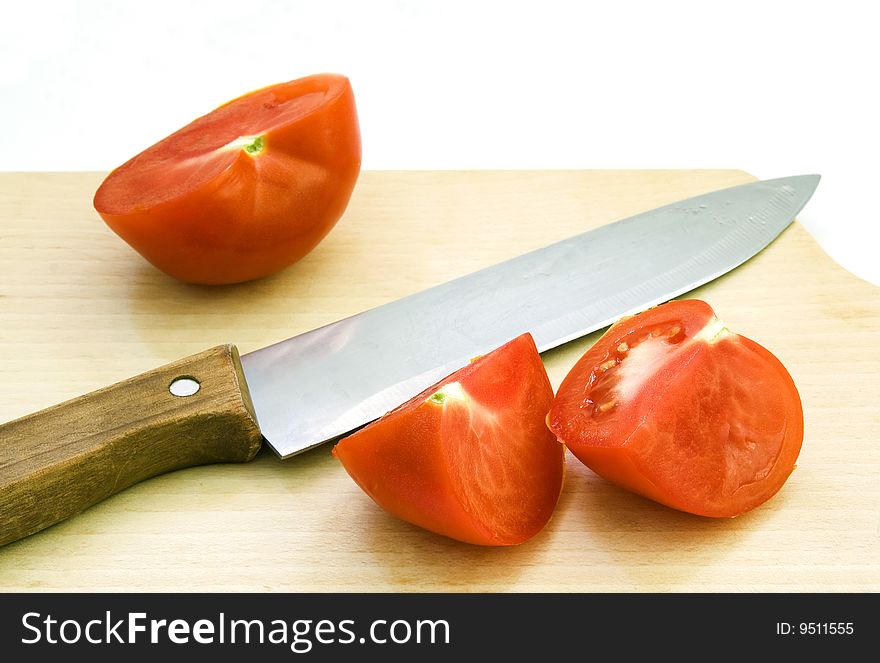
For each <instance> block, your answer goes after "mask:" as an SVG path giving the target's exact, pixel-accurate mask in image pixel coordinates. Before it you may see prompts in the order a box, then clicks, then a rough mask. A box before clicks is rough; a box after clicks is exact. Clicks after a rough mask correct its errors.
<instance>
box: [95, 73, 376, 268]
mask: <svg viewBox="0 0 880 663" xmlns="http://www.w3.org/2000/svg"><path fill="white" fill-rule="evenodd" d="M360 163H361V142H360V132H359V128H358V121H357V113H356V110H355V104H354V96H353V93H352V90H351V85H350V84H349V81H348V79H347V78H345V77H344V76H339V75H334V74H321V75H316V76H308V77H306V78H301V79H298V80H295V81H291V82H289V83H282V84H279V85H273V86H270V87H266V88H262V89H260V90H256V91H254V92H251V93H249V94H246V95H244V96H241V97H239V98H237V99H234V100H233V101H230V102H228V103H226V104H224V105H223V106H220V107H219V108H217V109H216V110H214V111H212V112H210V113H208V114H207V115H205V116H203V117H200V118H198V119H196V120H195V121H193V122H192V123H190V124H189V125H187V126H186V127H184V128H182V129H180V130H179V131H177V132H175V133H173V134H172V135H170V136H168V137H167V138H164V139H163V140H161V141H159V142H158V143H156V144H155V145H153V146H152V147H149V148H147V149H146V150H144V151H143V152H141V153H140V154H138V155H137V156H135V157H134V158H132V159H130V160H129V161H127V162H126V163H124V164H123V165H121V166H120V167H119V168H117V169H115V170H114V171H113V172H111V173H110V175H108V176H107V178H106V179H105V180H104V182H103V183H102V184H101V186H100V188H99V189H98V191H97V192H96V193H95V198H94V205H95V209H96V210H97V211H98V213H99V214H100V215H101V217H102V218H103V219H104V221H105V222H106V223H107V225H109V226H110V228H111V229H112V230H113V231H114V232H115V233H117V234H118V235H119V236H120V237H122V238H123V239H124V240H125V241H126V242H128V243H129V244H130V245H131V246H132V247H133V248H134V249H135V250H137V251H138V252H140V253H141V254H142V255H143V256H144V257H145V258H146V259H147V260H149V261H150V262H151V263H153V264H154V265H155V266H156V267H158V268H159V269H161V270H163V271H164V272H166V273H168V274H170V275H171V276H174V277H176V278H178V279H181V280H183V281H189V282H193V283H206V284H220V283H235V282H239V281H246V280H249V279H254V278H258V277H261V276H266V275H268V274H271V273H273V272H276V271H278V270H279V269H281V268H283V267H286V266H287V265H290V264H291V263H293V262H295V261H297V260H299V259H300V258H302V257H303V256H305V255H306V254H307V253H309V252H310V251H311V250H312V249H313V248H315V246H316V245H317V244H318V243H319V242H320V241H321V239H323V238H324V236H325V235H326V234H327V233H328V232H329V231H330V229H331V228H332V227H333V226H334V225H335V224H336V222H337V220H338V219H339V218H340V216H341V215H342V213H343V212H344V211H345V208H346V206H347V205H348V201H349V197H350V196H351V192H352V189H353V188H354V185H355V181H356V180H357V177H358V174H359V172H360Z"/></svg>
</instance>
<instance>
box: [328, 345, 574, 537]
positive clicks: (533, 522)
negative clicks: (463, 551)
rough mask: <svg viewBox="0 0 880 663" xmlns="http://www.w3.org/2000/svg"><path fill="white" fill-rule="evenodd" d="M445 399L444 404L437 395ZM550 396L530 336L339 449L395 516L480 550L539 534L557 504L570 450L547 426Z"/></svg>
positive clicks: (486, 358)
mask: <svg viewBox="0 0 880 663" xmlns="http://www.w3.org/2000/svg"><path fill="white" fill-rule="evenodd" d="M438 391H439V392H443V393H446V392H448V393H449V396H448V397H447V398H446V400H445V401H444V402H443V403H442V404H438V403H437V402H435V401H434V400H433V399H432V394H436V393H438ZM552 400H553V389H552V387H551V385H550V381H549V379H548V378H547V373H546V371H545V369H544V365H543V363H542V362H541V358H540V356H539V355H538V351H537V349H536V348H535V343H534V341H533V340H532V337H531V335H529V334H524V335H522V336H519V337H517V338H516V339H514V340H513V341H511V342H510V343H507V344H506V345H504V346H502V347H500V348H498V349H497V350H494V351H493V352H490V353H488V354H487V355H484V356H482V357H480V358H478V359H476V360H474V362H472V363H471V364H470V365H469V366H467V367H465V368H463V369H461V370H460V371H457V372H456V373H454V374H452V375H451V376H449V377H447V378H446V379H444V380H442V381H440V382H438V383H437V384H436V385H434V386H433V387H431V388H430V389H427V390H426V391H424V392H423V393H422V394H419V395H418V396H416V397H415V398H413V399H411V400H410V401H408V402H407V403H405V404H403V405H401V406H400V407H398V408H397V409H395V410H393V411H391V412H389V413H388V414H386V415H385V416H384V417H383V418H382V419H379V420H378V421H376V422H373V423H372V424H370V425H368V426H366V427H365V428H363V429H361V430H360V431H357V432H356V433H354V434H353V435H350V436H349V437H347V438H345V439H343V440H342V441H341V442H339V443H338V444H337V445H336V446H335V447H334V449H333V454H334V455H335V456H336V457H337V458H338V459H339V460H340V461H341V462H342V464H343V466H344V467H345V469H346V471H347V472H348V473H349V475H350V476H351V477H352V478H353V479H354V481H355V482H356V483H357V484H358V485H359V486H360V487H361V488H362V489H363V490H364V492H366V493H367V494H368V495H369V496H370V497H371V498H372V499H373V500H374V501H375V502H376V503H377V504H378V505H379V506H380V507H382V508H383V509H385V510H386V511H387V512H389V513H391V514H392V515H394V516H396V517H398V518H401V519H403V520H406V521H408V522H410V523H413V524H415V525H418V526H420V527H422V528H425V529H428V530H431V531H433V532H437V533H439V534H443V535H445V536H448V537H451V538H453V539H457V540H460V541H464V542H467V543H473V544H478V545H494V546H501V545H514V544H519V543H522V542H524V541H526V540H528V539H530V538H532V537H533V536H534V535H535V534H537V533H538V532H539V531H540V530H541V529H543V527H544V526H545V525H546V523H547V522H548V521H549V519H550V516H551V515H552V513H553V510H554V508H555V506H556V503H557V501H558V500H559V495H560V492H561V490H562V482H563V476H564V452H565V448H564V447H563V446H562V445H561V444H559V442H557V441H556V439H555V437H554V436H553V434H552V433H550V431H549V430H547V428H546V426H545V424H544V418H545V416H546V412H547V410H548V409H549V407H550V404H551V402H552Z"/></svg>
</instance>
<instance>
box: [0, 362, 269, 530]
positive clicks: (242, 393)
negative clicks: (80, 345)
mask: <svg viewBox="0 0 880 663" xmlns="http://www.w3.org/2000/svg"><path fill="white" fill-rule="evenodd" d="M182 378H183V379H184V380H181V379H182ZM172 384H173V385H174V387H173V390H174V391H175V392H178V393H183V394H186V393H189V392H190V391H193V390H195V389H196V387H197V391H195V393H192V394H191V395H181V396H176V395H174V393H172ZM187 386H188V387H190V389H188V390H187V389H186V387H187ZM261 441H262V436H261V435H260V429H259V428H258V427H257V421H256V417H255V415H254V409H253V405H252V403H251V399H250V395H249V394H248V390H247V383H246V382H245V380H244V375H243V373H242V370H241V362H240V360H239V357H238V350H237V349H236V348H235V346H233V345H223V346H219V347H216V348H212V349H211V350H207V351H205V352H202V353H200V354H197V355H193V356H192V357H188V358H186V359H182V360H180V361H177V362H174V363H173V364H168V365H167V366H163V367H162V368H157V369H156V370H153V371H150V372H148V373H144V374H143V375H139V376H137V377H134V378H131V379H129V380H125V381H123V382H120V383H118V384H115V385H113V386H111V387H107V388H105V389H100V390H98V391H95V392H92V393H91V394H86V395H85V396H80V397H79V398H74V399H73V400H70V401H67V402H65V403H61V404H60V405H56V406H54V407H50V408H48V409H46V410H43V411H41V412H37V413H36V414H32V415H29V416H27V417H23V418H21V419H17V420H16V421H12V422H10V423H8V424H4V425H2V426H0V545H4V544H7V543H9V542H11V541H15V540H17V539H20V538H23V537H25V536H27V535H29V534H33V533H34V532H38V531H39V530H41V529H43V528H44V527H48V526H49V525H53V524H55V523H57V522H59V521H61V520H64V519H65V518H68V517H69V516H72V515H74V514H76V513H78V512H80V511H82V510H83V509H86V508H88V507H90V506H92V505H93V504H95V503H96V502H99V501H101V500H103V499H104V498H106V497H109V496H110V495H113V494H114V493H117V492H119V491H120V490H122V489H124V488H127V487H128V486H131V485H132V484H135V483H137V482H138V481H143V480H144V479H148V478H149V477H153V476H156V475H157V474H162V473H163V472H169V471H171V470H176V469H179V468H183V467H190V466H193V465H202V464H206V463H221V462H243V461H247V460H250V459H252V458H253V457H254V455H255V454H256V453H257V451H258V450H259V448H260V443H261Z"/></svg>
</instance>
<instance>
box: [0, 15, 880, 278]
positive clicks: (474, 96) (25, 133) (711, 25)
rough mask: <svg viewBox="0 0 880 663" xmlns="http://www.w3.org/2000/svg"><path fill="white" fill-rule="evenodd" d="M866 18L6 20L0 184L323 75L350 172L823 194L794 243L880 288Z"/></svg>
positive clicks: (874, 60) (107, 155)
mask: <svg viewBox="0 0 880 663" xmlns="http://www.w3.org/2000/svg"><path fill="white" fill-rule="evenodd" d="M874 4H875V3H872V2H856V1H851V0H835V1H834V2H821V3H820V2H809V1H801V2H793V1H792V2H787V1H776V2H774V1H770V0H764V1H762V2H757V1H753V0H737V1H736V2H724V3H721V2H709V1H705V0H704V1H703V2H697V1H693V2H685V1H676V0H666V1H662V2H661V1H657V2H647V1H638V2H637V1H630V2H622V1H618V2H613V1H612V0H606V1H604V2H557V1H554V0H536V1H534V2H528V3H522V2H478V1H477V0H471V1H470V2H464V1H458V0H443V1H433V2H416V1H415V0H413V1H404V0H398V1H391V0H373V1H369V0H362V1H361V2H357V1H356V0H324V1H319V0H311V1H308V2H302V1H290V2H281V1H279V0H275V1H273V0H237V1H235V2H230V1H225V0H220V1H214V2H208V1H203V2H193V1H187V0H172V1H165V0H152V1H151V2H122V1H119V0H117V1H115V2H111V1H100V2H97V1H96V2H49V1H47V0H28V1H20V2H16V3H11V2H8V1H7V0H3V4H2V5H0V7H2V9H0V127H2V128H3V137H2V148H0V170H12V171H15V170H109V169H111V168H113V167H115V166H117V165H119V164H120V163H122V162H123V161H125V160H127V159H128V158H129V157H131V156H133V155H134V154H136V153H137V152H140V151H141V150H142V149H144V148H145V147H147V146H149V145H150V144H152V143H153V142H155V141H157V140H158V139H160V138H162V137H164V136H165V135H167V134H169V133H171V132H172V131H174V130H176V129H178V128H179V127H181V126H183V125H184V124H186V123H188V122H189V121H191V120H192V119H194V118H195V117H197V116H199V115H202V114H204V113H206V112H208V111H210V110H211V109H213V108H214V107H216V106H217V105H219V104H220V103H223V102H225V101H227V100H229V99H231V98H233V97H235V96H238V95H240V94H242V93H244V92H247V91H249V90H251V89H254V88H257V87H262V86H264V85H268V84H271V83H277V82H281V81H285V80H290V79H294V78H298V77H300V76H304V75H308V74H312V73H318V72H324V71H332V72H337V73H342V74H345V75H347V76H348V77H349V78H350V79H351V81H352V85H353V87H354V91H355V97H356V99H357V103H358V113H359V117H360V121H361V131H362V137H363V146H364V147H363V149H364V152H363V167H364V168H365V169H414V168H417V169H424V168H427V169H464V168H739V169H742V170H746V171H748V172H750V173H752V174H753V175H756V176H758V177H761V178H770V177H778V176H785V175H794V174H801V173H808V172H818V173H821V174H822V175H823V177H824V179H823V182H822V184H821V185H820V187H819V190H818V191H817V193H816V195H815V197H814V198H813V200H812V201H811V202H810V203H809V205H808V207H807V208H806V209H805V210H804V212H803V213H802V214H801V215H800V219H801V221H802V222H803V223H804V225H805V226H806V227H807V228H808V230H809V231H810V232H811V233H812V234H813V235H814V236H815V237H816V238H817V240H818V241H819V242H820V244H821V245H822V246H823V247H824V248H825V250H826V251H827V252H829V253H830V254H831V255H832V257H834V258H835V259H837V261H838V262H840V263H841V264H842V265H844V266H845V267H847V268H848V269H849V270H850V271H852V272H854V273H855V274H857V275H859V276H861V277H862V278H865V279H867V280H869V281H872V282H873V283H876V284H880V260H878V258H877V252H878V248H880V241H878V240H880V231H878V223H877V221H878V218H877V217H878V211H877V210H878V201H877V200H876V192H877V190H878V175H880V173H878V168H877V161H876V159H877V152H878V147H880V139H878V136H880V130H878V123H880V102H878V96H880V94H878V89H880V84H878V83H880V73H878V69H880V66H878V65H880V29H878V28H880V21H878V16H877V13H878V10H875V9H874V8H873V6H874Z"/></svg>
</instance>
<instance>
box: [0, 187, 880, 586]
mask: <svg viewBox="0 0 880 663" xmlns="http://www.w3.org/2000/svg"><path fill="white" fill-rule="evenodd" d="M101 179H102V175H101V174H96V173H77V174H68V173H52V174H50V173H29V174H3V175H0V222H2V223H0V351H2V359H0V421H7V420H10V419H13V418H16V417H19V416H21V415H24V414H27V413H30V412H32V411H35V410H38V409H40V408H43V407H45V406H48V405H51V404H53V403H56V402H59V401H62V400H65V399H67V398H70V397H73V396H76V395H79V394H81V393H84V392H87V391H90V390H93V389H96V388H99V387H102V386H105V385H107V384H110V383H112V382H115V381H117V380H119V379H122V378H125V377H128V376H130V375H133V374H136V373H139V372H142V371H145V370H148V369H150V368H154V367H156V366H158V365H160V364H163V363H167V362H169V361H172V360H174V359H177V358H179V357H182V356H184V355H188V354H192V353H195V352H197V351H200V350H202V349H205V348H208V347H210V346H213V345H215V344H219V343H225V342H233V343H236V344H238V346H239V348H240V349H241V351H242V352H247V351H250V350H253V349H256V348H258V347H261V346H263V345H266V344H269V343H272V342H275V341H278V340H281V339H283V338H286V337H288V336H292V335H294V334H297V333H299V332H302V331H306V330H308V329H311V328H313V327H316V326H318V325H322V324H325V323H329V322H332V321H334V320H337V319H339V318H341V317H344V316H347V315H350V314H353V313H357V312H359V311H361V310H363V309H366V308H369V307H372V306H375V305H378V304H382V303H383V302H386V301H388V300H391V299H395V298H398V297H401V296H403V295H406V294H409V293H412V292H415V291H418V290H421V289H423V288H425V287H428V286H431V285H434V284H436V283H439V282H441V281H446V280H448V279H450V278H453V277H455V276H459V275H462V274H465V273H468V272H471V271H473V270H475V269H478V268H481V267H484V266H487V265H491V264H493V263H496V262H498V261H501V260H504V259H506V258H510V257H512V256H514V255H517V254H520V253H522V252H524V251H528V250H530V249H534V248H537V247H540V246H543V245H546V244H548V243H550V242H553V241H555V240H558V239H562V238H565V237H568V236H570V235H573V234H575V233H577V232H580V231H582V230H585V229H588V228H593V227H596V226H599V225H601V224H604V223H607V222H610V221H613V220H616V219H618V218H622V217H625V216H629V215H631V214H634V213H636V212H640V211H643V210H647V209H650V208H653V207H656V206H658V205H662V204H665V203H669V202H672V201H675V200H678V199H681V198H685V197H688V196H692V195H696V194H699V193H703V192H706V191H710V190H713V189H718V188H722V187H726V186H731V185H734V184H739V183H742V182H747V181H750V180H751V179H753V178H752V177H751V176H749V175H748V174H746V173H743V172H740V171H733V170H717V171H584V172H581V171H577V172H575V171H550V172H548V171H539V172H365V173H363V174H362V176H361V179H360V181H359V183H358V186H357V189H356V192H355V195H354V197H353V199H352V201H351V204H350V207H349V210H348V212H347V213H346V215H345V217H344V218H343V220H342V221H341V222H340V224H339V225H338V227H337V228H336V229H335V230H334V231H333V232H332V233H331V234H330V236H329V237H328V238H327V239H326V240H325V241H324V243H323V244H322V245H321V246H320V247H318V249H317V250H315V251H314V252H313V253H312V254H311V255H309V256H308V257H307V258H306V259H304V260H303V261H301V262H300V263H298V264H297V265H295V266H293V267H292V268H290V269H288V270H286V271H285V272H283V273H282V274H278V275H276V276H274V277H270V278H267V279H264V280H262V281H258V282H254V283H248V284H243V285H237V286H232V287H222V288H206V287H194V286H187V285H182V284H180V283H177V282H174V281H172V280H170V279H169V278H167V277H165V276H164V275H163V274H161V273H159V272H157V271H156V270H154V269H153V268H152V267H151V266H149V265H148V264H147V263H145V262H144V261H143V260H142V259H141V258H140V257H139V256H138V255H137V254H135V253H134V252H133V251H132V250H130V249H129V248H128V246H127V245H125V244H124V243H123V242H122V241H121V240H119V239H118V238H116V236H115V235H113V234H112V233H111V232H110V231H109V230H108V229H107V228H106V227H105V226H104V224H103V223H102V222H101V220H100V219H99V217H98V216H97V214H96V213H95V212H94V210H93V209H92V206H91V199H92V194H93V193H94V191H95V189H96V188H97V186H98V184H99V183H100V181H101ZM689 296H690V297H699V298H702V299H705V300H707V301H708V302H709V303H710V304H711V305H712V306H713V307H714V308H715V309H716V311H717V312H718V314H719V316H721V317H722V318H723V319H724V320H725V321H726V322H727V323H728V325H729V326H730V327H731V328H732V329H734V330H736V331H738V332H740V333H743V334H745V335H748V336H750V337H752V338H754V339H755V340H757V341H758V342H760V343H762V344H763V345H765V346H766V347H768V348H769V349H770V350H772V351H773V352H774V353H775V354H776V355H777V356H779V358H780V359H781V360H782V361H783V362H784V363H785V365H786V366H787V367H788V369H789V371H790V372H791V374H792V376H793V377H794V380H795V382H796V384H797V385H798V387H799V389H800V392H801V396H802V399H803V403H804V411H805V416H806V437H805V440H804V446H803V452H802V453H801V456H800V459H799V463H798V468H797V470H796V471H795V473H794V474H793V475H792V477H791V479H790V480H789V482H788V483H787V484H786V486H785V487H784V489H783V490H782V491H781V493H780V494H779V495H777V496H776V497H775V498H774V499H773V500H771V501H770V502H768V503H767V504H765V505H764V506H763V507H761V508H759V509H757V510H756V511H753V512H752V513H750V514H747V515H745V516H742V517H740V518H737V519H734V520H723V521H715V520H709V519H704V518H699V517H695V516H691V515H687V514H684V513H679V512H677V511H673V510H671V509H667V508H665V507H662V506H659V505H657V504H654V503H652V502H649V501H647V500H645V499H642V498H640V497H637V496H635V495H632V494H629V493H626V492H624V491H623V490H620V489H618V488H616V487H614V486H612V485H609V484H608V483H607V482H605V481H603V480H602V479H599V478H598V477H596V476H595V475H593V474H592V473H591V472H590V471H589V470H588V469H586V468H585V467H584V466H582V465H581V464H580V463H579V462H577V461H576V460H575V459H574V458H573V457H571V456H569V457H568V459H567V462H568V476H567V480H566V484H565V489H564V491H563V494H562V497H561V499H560V502H559V506H558V509H557V511H556V514H555V516H554V518H553V520H552V521H551V523H550V525H549V526H548V527H547V528H546V530H545V531H544V532H542V533H541V534H540V535H538V536H537V537H536V538H535V539H533V540H532V541H530V542H528V543H526V544H524V545H522V546H519V547H514V548H504V549H491V548H479V547H474V546H470V545H466V544H462V543H458V542H455V541H451V540H448V539H445V538H443V537H440V536H437V535H435V534H431V533H429V532H425V531H422V530H420V529H418V528H416V527H413V526H410V525H408V524H406V523H403V522H399V521H397V520H394V519H393V518H391V517H390V516H388V515H386V514H385V513H384V512H382V511H380V510H379V509H378V508H377V507H376V506H375V505H374V504H373V503H372V502H371V501H370V500H369V499H368V498H367V497H366V496H365V495H364V494H363V493H361V491H360V490H359V489H358V488H357V487H356V486H355V484H354V483H353V482H352V481H351V480H350V479H349V478H348V476H347V475H346V473H345V472H344V470H343V469H342V467H341V465H339V463H338V462H337V461H336V460H335V459H334V458H332V457H331V455H330V448H329V446H324V447H322V448H318V449H315V450H313V451H311V452H308V453H306V454H304V455H302V456H299V457H296V458H294V459H291V460H288V461H285V462H282V461H280V460H279V459H278V458H276V457H275V456H274V455H273V453H272V452H271V451H270V450H269V449H268V448H265V449H264V450H263V451H261V453H260V454H259V455H258V457H257V459H256V460H255V461H253V462H252V463H249V464H246V465H222V466H220V465H218V466H210V467H201V468H194V469H190V470H184V471H181V472H176V473H173V474H169V475H166V476H163V477H159V478H157V479H153V480H150V481H147V482H145V483H142V484H140V485H138V486H135V487H133V488H131V489H129V490H127V491H124V492H123V493H121V494H119V495H117V496H115V497H113V498H111V499H109V500H107V501H106V502H104V503H102V504H99V505H98V506H95V507H93V508H91V509H89V510H88V511H86V512H85V513H83V514H81V515H79V516H77V517H75V518H73V519H71V520H69V521H67V522H64V523H62V524H60V525H57V526H55V527H52V528H50V529H49V530H46V531H44V532H42V533H39V534H36V535H33V536H31V537H29V538H27V539H25V540H22V541H19V542H16V543H13V544H10V545H8V546H6V547H4V548H0V589H2V590H4V591H11V590H20V591H36V590H61V591H64V590H70V591H124V590H132V591H139V590H143V591H146V590H152V591H188V590H205V591H238V590H254V591H264V590H279V591H364V590H366V591H442V590H448V591H491V592H495V591H646V592H655V591H712V592H714V591H740V590H749V591H856V592H860V591H878V590H880V407H878V404H877V403H878V396H880V393H878V383H880V343H878V342H880V334H878V332H880V290H878V289H877V288H876V287H874V286H872V285H869V284H867V283H864V282H862V281H860V280H859V279H857V278H856V277H854V276H852V275H850V274H849V273H848V272H846V271H844V270H843V269H841V268H840V267H838V266H837V265H836V264H835V263H834V262H832V260H831V259H830V258H828V257H827V256H826V255H825V254H824V253H823V252H822V250H821V249H820V248H819V247H818V246H817V245H816V243H815V242H814V241H813V240H812V239H811V238H810V236H809V235H808V234H807V233H806V232H805V231H804V229H803V228H802V227H800V226H799V225H797V224H795V225H793V226H792V227H791V228H789V229H788V230H787V231H786V232H785V233H783V235H782V236H781V237H780V238H779V239H778V240H776V242H774V243H773V244H772V245H771V246H770V247H769V248H767V249H766V250H765V251H764V252H763V253H761V254H759V255H758V256H757V257H756V258H754V259H753V260H751V261H750V262H748V263H746V264H745V265H744V266H742V267H740V268H739V269H737V270H735V271H734V272H732V273H731V274H729V275H727V276H725V277H722V278H721V279H719V280H717V281H715V282H713V283H711V284H709V285H707V286H705V287H703V288H700V289H699V290H697V291H694V292H693V293H691V294H690V295H689ZM596 338H597V335H596V334H594V335H591V336H590V337H588V338H585V339H582V340H579V341H576V342H573V343H571V344H569V345H567V346H565V347H563V348H560V349H558V350H555V351H552V352H551V353H548V354H546V355H545V359H546V364H547V367H548V370H549V372H550V375H551V379H552V381H553V383H554V386H558V384H559V382H560V381H561V379H562V377H563V376H564V375H565V373H566V371H567V370H568V368H569V367H570V366H571V365H572V364H573V363H574V362H575V360H576V359H577V358H578V357H579V356H580V355H581V354H582V353H583V352H584V350H585V349H586V348H587V347H588V346H589V345H590V344H591V343H592V342H593V341H595V339H596ZM0 443H2V440H0ZM182 443H183V441H182Z"/></svg>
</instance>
